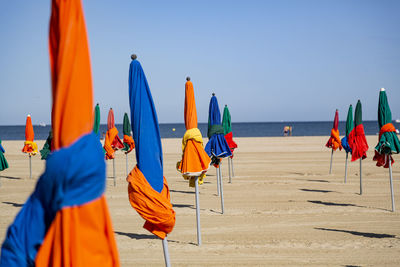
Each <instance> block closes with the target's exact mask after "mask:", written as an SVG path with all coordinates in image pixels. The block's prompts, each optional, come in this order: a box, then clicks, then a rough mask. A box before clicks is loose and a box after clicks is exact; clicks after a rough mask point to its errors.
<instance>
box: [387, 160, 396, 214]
mask: <svg viewBox="0 0 400 267" xmlns="http://www.w3.org/2000/svg"><path fill="white" fill-rule="evenodd" d="M388 157H389V177H390V194H391V195H392V212H394V210H395V207H394V193H393V181H392V159H391V158H390V155H388Z"/></svg>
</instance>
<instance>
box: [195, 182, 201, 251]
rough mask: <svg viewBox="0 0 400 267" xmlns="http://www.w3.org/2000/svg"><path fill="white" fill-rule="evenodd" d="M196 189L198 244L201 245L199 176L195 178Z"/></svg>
mask: <svg viewBox="0 0 400 267" xmlns="http://www.w3.org/2000/svg"><path fill="white" fill-rule="evenodd" d="M194 187H195V189H196V222H197V245H198V246H201V227H200V200H199V177H198V176H196V177H195V178H194Z"/></svg>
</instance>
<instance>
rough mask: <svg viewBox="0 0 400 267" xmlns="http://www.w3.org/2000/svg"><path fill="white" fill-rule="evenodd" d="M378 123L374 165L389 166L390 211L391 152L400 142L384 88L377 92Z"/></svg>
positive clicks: (391, 185)
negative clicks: (378, 129)
mask: <svg viewBox="0 0 400 267" xmlns="http://www.w3.org/2000/svg"><path fill="white" fill-rule="evenodd" d="M378 123H379V128H380V131H379V140H378V144H377V145H376V147H375V156H374V161H376V162H377V163H376V166H378V167H380V166H383V167H384V168H389V177H390V192H391V196H392V211H394V210H395V206H394V194H393V181H392V164H393V163H394V160H393V158H392V154H398V153H399V152H400V142H399V138H398V137H397V135H396V128H395V127H394V125H393V124H392V112H391V111H390V107H389V103H388V100H387V96H386V91H385V89H384V88H382V89H381V91H380V93H379V104H378Z"/></svg>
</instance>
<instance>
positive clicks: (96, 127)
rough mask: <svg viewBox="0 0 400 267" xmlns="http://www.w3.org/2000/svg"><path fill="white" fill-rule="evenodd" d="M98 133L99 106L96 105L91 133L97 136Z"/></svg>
mask: <svg viewBox="0 0 400 267" xmlns="http://www.w3.org/2000/svg"><path fill="white" fill-rule="evenodd" d="M99 131H100V106H99V103H97V105H96V107H95V108H94V122H93V132H94V133H95V134H97V135H99Z"/></svg>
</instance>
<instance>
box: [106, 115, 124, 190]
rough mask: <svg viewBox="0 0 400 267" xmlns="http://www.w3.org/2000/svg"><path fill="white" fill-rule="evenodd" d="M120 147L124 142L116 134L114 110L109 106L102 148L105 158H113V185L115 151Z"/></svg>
mask: <svg viewBox="0 0 400 267" xmlns="http://www.w3.org/2000/svg"><path fill="white" fill-rule="evenodd" d="M121 148H124V143H122V141H121V139H120V138H119V136H118V130H117V127H115V121H114V111H113V109H112V108H110V110H109V111H108V117H107V133H106V138H105V140H104V150H105V151H106V160H109V159H112V160H113V177H114V186H116V177H115V151H117V150H118V149H121Z"/></svg>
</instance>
